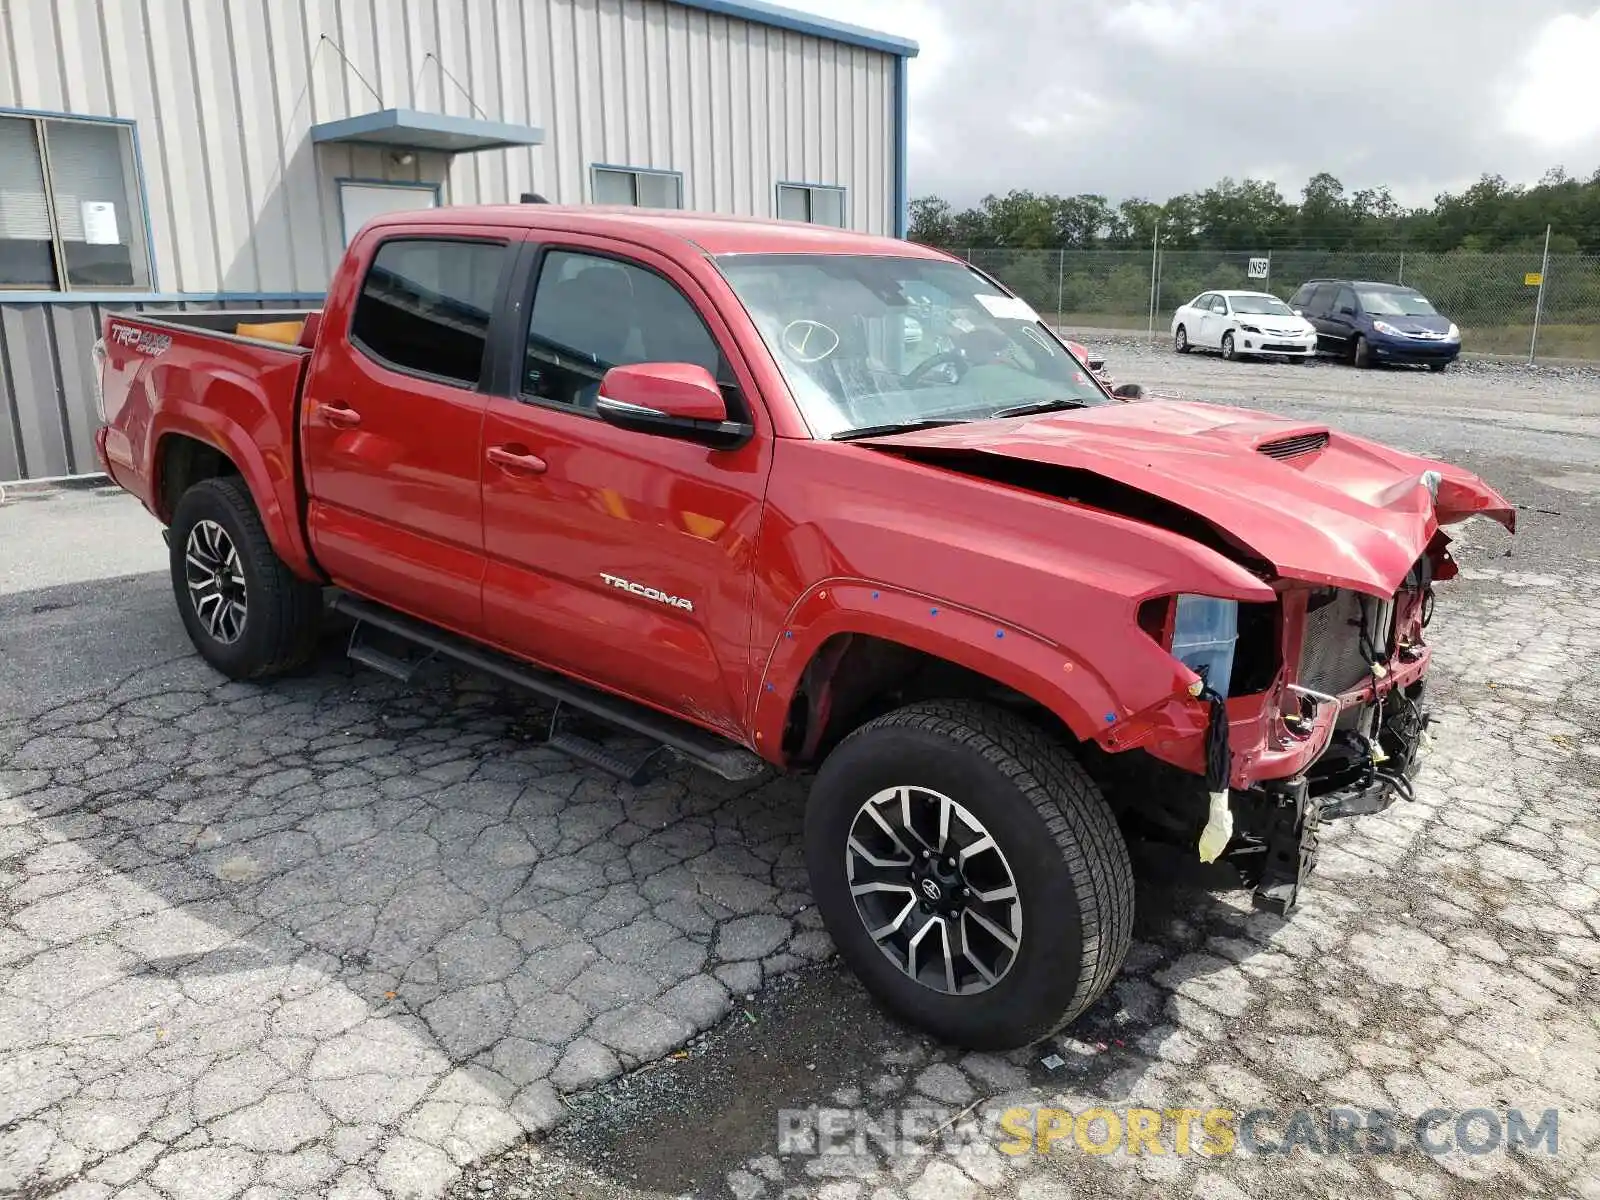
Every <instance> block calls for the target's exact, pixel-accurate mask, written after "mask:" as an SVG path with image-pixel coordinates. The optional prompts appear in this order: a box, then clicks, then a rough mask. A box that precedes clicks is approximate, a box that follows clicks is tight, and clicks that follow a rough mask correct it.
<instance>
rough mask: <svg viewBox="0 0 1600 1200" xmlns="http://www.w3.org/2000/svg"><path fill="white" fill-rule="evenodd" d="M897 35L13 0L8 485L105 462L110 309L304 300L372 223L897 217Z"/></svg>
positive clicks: (645, 3) (0, 32) (554, 0)
mask: <svg viewBox="0 0 1600 1200" xmlns="http://www.w3.org/2000/svg"><path fill="white" fill-rule="evenodd" d="M916 52H917V47H916V45H915V43H913V42H909V41H905V40H902V39H899V38H894V37H890V36H887V35H884V34H879V33H873V32H871V31H869V30H864V29H859V28H856V27H854V26H848V25H842V24H839V23H836V22H832V21H827V20H823V19H820V18H816V17H811V16H807V15H803V14H800V13H796V12H792V11H790V10H787V9H782V8H777V7H773V6H771V5H768V4H765V3H761V2H759V0H740V2H735V0H142V2H139V0H4V2H3V3H0V481H5V480H14V479H40V478H50V477H55V476H63V475H72V474H77V473H84V472H92V471H94V470H95V469H96V466H95V461H94V452H93V442H92V438H93V433H94V429H95V425H96V422H97V416H96V413H95V405H94V399H93V386H92V377H91V369H92V368H91V363H90V349H91V347H92V345H93V342H94V339H95V337H96V336H97V330H98V326H99V321H100V315H101V312H102V311H103V310H105V309H115V308H133V309H152V310H161V309H167V310H170V309H174V308H177V309H184V308H228V309H233V308H238V309H260V308H270V307H273V306H274V305H282V304H285V303H307V302H314V301H316V300H319V299H320V298H321V296H322V294H323V291H324V289H325V287H326V285H327V281H328V278H329V276H330V274H331V273H332V270H333V267H334V264H335V263H336V262H337V260H338V258H339V255H340V253H341V252H342V250H343V248H344V245H345V242H346V241H347V240H348V238H349V236H350V235H351V234H353V233H354V232H355V230H356V229H358V228H359V227H360V225H361V223H362V222H363V221H364V220H366V219H367V218H369V217H371V216H373V215H375V214H377V213H380V212H388V211H393V210H395V209H403V208H416V207H432V206H435V205H442V204H476V203H502V202H514V201H516V200H518V199H519V198H520V197H522V196H523V195H524V194H526V193H536V194H538V195H540V196H542V197H544V198H545V199H548V200H550V201H552V202H555V203H608V204H618V203H620V204H641V205H648V206H651V207H683V208H691V209H703V210H711V211H716V212H729V213H740V214H747V215H755V216H778V217H784V218H789V219H795V220H809V221H816V222H824V223H831V224H837V225H843V226H846V227H849V228H854V229H862V230H866V231H869V232H874V233H898V234H903V233H904V229H905V208H906V200H907V196H906V116H905V113H906V64H907V60H908V59H909V58H911V57H912V56H914V55H915V54H916Z"/></svg>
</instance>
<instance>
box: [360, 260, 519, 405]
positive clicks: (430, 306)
mask: <svg viewBox="0 0 1600 1200" xmlns="http://www.w3.org/2000/svg"><path fill="white" fill-rule="evenodd" d="M508 258H509V255H508V254H507V253H506V248H505V247H504V246H502V245H500V244H498V243H494V242H455V241H444V240H434V239H430V238H416V239H396V240H394V241H390V242H385V243H383V245H381V246H379V247H378V253H377V254H376V255H374V256H373V259H372V266H371V267H370V268H369V269H368V271H367V278H366V280H365V282H364V283H363V284H362V287H361V298H360V299H359V300H357V301H356V311H355V316H354V317H352V318H351V321H350V339H351V341H353V342H355V343H356V345H358V346H360V347H361V348H362V349H363V350H365V351H366V352H367V353H368V354H369V355H371V356H372V357H373V358H376V359H378V360H380V361H381V362H383V363H384V364H385V365H386V366H390V367H394V368H396V369H398V370H401V371H410V372H415V373H416V374H419V375H428V376H431V377H433V378H435V379H442V380H445V381H447V382H450V383H459V384H464V385H466V386H468V387H476V386H477V384H478V378H479V376H480V375H481V374H482V373H483V351H484V347H485V346H487V345H488V342H489V318H490V316H491V315H492V314H493V312H494V302H495V296H496V295H497V294H498V293H499V290H500V272H501V271H502V270H504V269H505V264H506V262H507V260H508Z"/></svg>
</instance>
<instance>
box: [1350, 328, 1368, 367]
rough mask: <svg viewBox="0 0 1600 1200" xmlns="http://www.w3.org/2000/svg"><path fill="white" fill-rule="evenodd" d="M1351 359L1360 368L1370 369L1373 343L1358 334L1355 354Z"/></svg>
mask: <svg viewBox="0 0 1600 1200" xmlns="http://www.w3.org/2000/svg"><path fill="white" fill-rule="evenodd" d="M1351 359H1352V361H1353V362H1354V363H1355V365H1356V366H1358V367H1370V366H1371V365H1372V343H1371V342H1369V341H1367V339H1366V338H1364V337H1362V336H1360V335H1359V334H1357V335H1356V348H1355V353H1354V354H1353V355H1352V356H1351Z"/></svg>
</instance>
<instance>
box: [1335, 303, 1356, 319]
mask: <svg viewBox="0 0 1600 1200" xmlns="http://www.w3.org/2000/svg"><path fill="white" fill-rule="evenodd" d="M1339 315H1340V316H1341V317H1353V316H1355V315H1356V310H1355V309H1353V308H1351V307H1350V306H1349V305H1348V304H1341V305H1340V306H1339Z"/></svg>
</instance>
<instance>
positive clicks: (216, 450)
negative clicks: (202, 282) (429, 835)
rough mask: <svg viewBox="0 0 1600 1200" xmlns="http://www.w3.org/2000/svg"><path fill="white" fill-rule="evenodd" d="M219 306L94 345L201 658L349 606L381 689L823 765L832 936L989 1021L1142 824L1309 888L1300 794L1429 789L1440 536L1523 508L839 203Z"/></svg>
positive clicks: (876, 973) (255, 649)
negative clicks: (498, 704) (876, 230)
mask: <svg viewBox="0 0 1600 1200" xmlns="http://www.w3.org/2000/svg"><path fill="white" fill-rule="evenodd" d="M240 319H241V318H240V317H239V315H238V314H233V315H223V314H215V313H211V314H194V315H182V316H171V317H161V318H156V317H148V316H132V315H113V316H111V317H109V318H107V320H106V322H105V329H104V336H103V339H102V341H103V345H102V346H101V348H100V355H101V359H102V367H101V388H102V402H103V405H104V415H105V422H106V424H105V428H104V430H103V431H102V432H101V434H100V451H101V455H102V461H103V464H104V466H105V469H106V470H107V471H108V472H109V473H110V474H111V476H112V477H113V478H114V479H115V480H116V481H117V482H118V483H119V484H120V485H121V486H123V487H124V488H126V489H127V490H129V491H130V492H132V493H133V494H134V495H136V496H137V497H138V498H139V499H140V500H141V501H142V502H143V503H144V504H145V506H146V507H147V508H148V509H149V510H150V511H151V512H152V513H154V514H155V515H156V516H157V517H158V518H159V519H160V520H161V521H162V522H163V523H164V524H165V525H166V526H168V529H167V534H168V541H169V543H170V546H171V568H172V583H173V592H174V595H175V597H176V599H177V604H178V608H179V611H180V612H181V614H182V617H183V621H184V624H185V626H186V627H187V629H188V633H189V636H190V637H191V638H192V639H193V641H194V644H195V646H196V648H197V649H198V650H199V652H200V653H201V654H202V655H203V656H204V657H205V659H206V660H207V661H208V662H209V663H211V664H212V665H213V666H214V667H215V668H216V669H217V670H219V671H221V672H223V673H224V674H226V675H228V676H231V677H233V678H237V679H244V678H258V677H264V676H267V675H271V674H274V673H277V672H281V671H285V670H288V669H290V668H294V667H296V666H299V665H301V664H303V663H305V662H306V661H307V660H308V659H309V658H310V656H311V655H312V653H313V648H314V644H315V642H316V638H317V632H318V627H319V623H320V622H322V621H323V620H324V618H325V616H326V613H327V611H328V610H329V609H332V610H335V611H339V612H342V613H344V614H345V615H346V616H347V618H349V619H350V620H351V621H353V624H354V628H353V630H352V631H351V634H350V641H349V652H350V654H351V655H353V656H354V657H355V658H357V659H359V660H360V661H362V662H364V663H367V664H369V665H371V666H374V667H376V668H378V669H380V670H385V671H388V672H390V673H392V674H395V675H398V676H400V677H402V678H404V677H408V676H409V675H410V673H411V672H412V671H413V670H415V669H416V667H417V664H418V663H419V662H420V661H423V660H426V659H429V658H435V659H437V658H440V657H443V658H445V659H449V660H452V661H455V662H458V663H466V664H470V665H471V666H473V667H475V668H478V669H481V670H484V671H488V672H492V673H494V674H496V675H498V676H500V677H501V678H503V679H505V680H508V681H510V682H512V683H515V684H517V685H520V686H522V687H525V688H528V689H530V690H531V691H533V692H535V693H539V694H541V695H542V696H544V697H546V698H547V699H548V700H550V701H552V702H553V708H554V715H553V717H552V718H551V739H552V742H553V743H554V744H555V745H557V746H558V747H560V748H562V749H563V750H566V751H568V752H569V753H572V754H574V755H576V756H578V757H580V758H585V759H587V760H588V761H591V762H593V763H596V764H598V765H600V766H603V767H605V768H607V769H608V770H612V771H615V772H616V773H617V774H619V775H623V776H626V777H630V778H637V777H638V776H639V774H640V772H641V770H642V769H644V768H645V767H647V766H648V765H649V763H648V762H646V761H643V760H642V759H641V758H640V757H639V756H638V755H634V756H632V757H630V756H628V755H626V754H625V753H624V752H623V750H622V749H621V748H619V747H644V748H647V749H651V750H652V754H651V757H656V755H655V752H656V751H659V750H661V749H663V748H665V749H666V750H669V751H671V752H675V753H676V754H677V755H678V756H680V757H683V758H687V759H689V760H691V761H693V762H696V763H699V764H701V765H702V766H705V767H707V768H709V769H710V770H713V771H716V772H718V773H720V774H722V775H724V776H727V777H730V778H748V777H753V776H754V775H756V774H758V773H759V772H761V771H763V770H765V769H767V766H768V764H770V765H771V766H773V767H777V768H780V769H789V770H796V769H798V770H811V769H815V771H816V777H815V780H814V782H813V784H812V788H811V792H810V798H809V801H808V803H807V810H806V814H805V851H806V857H807V862H808V866H809V870H810V873H811V878H812V886H813V891H814V894H815V899H816V902H817V904H818V906H819V908H820V909H821V912H822V915H823V917H824V919H825V920H826V923H827V927H828V930H829V932H830V933H831V935H832V936H833V938H834V940H835V942H836V943H837V945H838V947H839V950H840V952H841V953H842V954H843V956H844V957H845V959H846V960H847V961H848V962H849V963H850V964H851V966H852V967H854V969H855V970H856V971H858V972H859V973H860V975H861V976H862V977H863V979H864V980H865V981H866V982H867V984H868V985H869V986H870V987H871V988H872V989H873V991H874V992H876V993H877V994H878V995H879V996H880V997H881V998H882V999H883V1000H884V1001H885V1002H887V1003H888V1004H889V1005H890V1006H892V1007H893V1008H894V1009H896V1010H897V1011H898V1012H900V1013H902V1014H903V1015H905V1016H906V1017H907V1018H909V1019H910V1020H912V1021H914V1022H916V1023H919V1024H921V1025H923V1026H924V1027H926V1028H928V1029H930V1030H932V1031H934V1032H936V1033H937V1034H939V1035H941V1036H943V1037H945V1038H948V1039H951V1040H954V1041H957V1042H960V1043H964V1044H968V1045H976V1046H1005V1045H1016V1044H1021V1043H1024V1042H1027V1041H1029V1040H1032V1039H1035V1038H1037V1037H1039V1036H1041V1035H1043V1034H1045V1033H1047V1032H1048V1031H1050V1030H1051V1029H1053V1028H1055V1027H1057V1026H1059V1025H1060V1024H1062V1023H1063V1022H1066V1021H1068V1020H1070V1019H1072V1018H1073V1017H1075V1016H1076V1015H1077V1014H1079V1013H1081V1012H1082V1011H1083V1010H1084V1009H1085V1008H1086V1007H1087V1006H1088V1005H1089V1004H1090V1003H1091V1002H1092V1001H1093V1000H1094V999H1095V998H1096V996H1098V995H1099V993H1100V992H1101V991H1102V990H1103V989H1104V988H1105V987H1106V986H1107V984H1108V983H1109V982H1110V981H1111V979H1112V978H1113V976H1114V975H1115V974H1116V972H1117V971H1118V969H1119V967H1120V965H1121V962H1122V959H1123V957H1124V955H1125V953H1126V951H1127V948H1128V945H1129V938H1130V930H1131V925H1132V918H1133V886H1134V885H1133V878H1132V874H1131V871H1130V867H1129V859H1128V854H1127V849H1126V843H1125V841H1124V837H1125V833H1126V834H1130V835H1131V834H1132V833H1134V832H1137V833H1138V834H1139V836H1159V837H1166V838H1170V839H1173V840H1175V841H1178V842H1180V843H1182V844H1184V845H1186V846H1188V847H1189V848H1190V850H1191V852H1194V851H1195V850H1198V852H1199V854H1200V856H1201V857H1202V858H1204V859H1207V860H1212V859H1218V858H1221V859H1222V860H1224V861H1227V862H1230V863H1232V864H1233V865H1235V866H1236V867H1237V868H1238V869H1239V871H1240V873H1241V874H1242V875H1243V877H1244V879H1245V880H1246V882H1247V883H1248V884H1249V885H1251V886H1252V887H1253V888H1254V889H1255V893H1256V895H1257V897H1258V898H1259V899H1260V900H1261V902H1262V903H1264V904H1267V905H1270V906H1275V907H1277V908H1279V909H1282V910H1287V909H1288V908H1289V907H1291V906H1292V905H1293V903H1294V900H1295V897H1296V895H1297V892H1298V889H1299V887H1300V885H1301V882H1302V881H1303V879H1304V877H1305V874H1306V871H1307V870H1308V869H1309V867H1310V864H1311V860H1312V858H1313V856H1314V851H1315V847H1316V831H1317V826H1318V824H1319V823H1320V822H1322V821H1325V820H1329V819H1333V818H1336V817H1341V816H1350V815H1354V814H1358V813H1371V812H1376V811H1379V810H1380V809H1382V808H1384V807H1385V806H1386V805H1388V804H1389V803H1390V802H1391V801H1392V800H1393V799H1394V798H1395V797H1396V796H1397V795H1406V794H1408V792H1409V788H1410V783H1409V779H1410V776H1411V773H1412V771H1413V770H1414V767H1415V763H1416V757H1417V752H1418V750H1419V748H1420V746H1421V744H1422V741H1423V732H1424V726H1425V721H1426V716H1425V713H1424V705H1423V687H1424V675H1425V673H1426V671H1427V668H1428V661H1429V647H1428V645H1427V642H1426V638H1425V636H1424V627H1425V626H1426V625H1427V622H1428V616H1429V613H1430V611H1431V607H1432V603H1433V595H1434V592H1433V585H1434V584H1435V582H1437V581H1439V580H1443V579H1448V578H1449V577H1450V576H1451V575H1452V574H1453V573H1454V565H1453V563H1452V562H1451V559H1450V556H1449V553H1448V550H1447V545H1448V541H1449V539H1448V538H1447V536H1446V535H1445V534H1444V533H1443V532H1442V530H1441V528H1440V527H1441V526H1442V525H1446V524H1449V523H1451V522H1456V521H1460V520H1463V519H1464V518H1466V517H1468V516H1471V515H1473V514H1475V513H1487V514H1489V515H1491V516H1493V517H1495V518H1497V519H1499V520H1501V521H1502V522H1503V523H1505V524H1506V525H1507V527H1508V528H1509V527H1510V526H1511V524H1512V512H1511V510H1510V508H1509V506H1508V505H1507V504H1506V502H1505V501H1504V500H1503V499H1502V498H1501V497H1500V496H1499V495H1497V494H1496V493H1495V492H1494V491H1492V490H1491V489H1490V488H1488V487H1486V486H1485V485H1484V484H1483V483H1481V482H1480V481H1479V480H1478V479H1476V478H1475V477H1473V476H1471V475H1469V474H1467V473H1465V472H1463V471H1460V470H1458V469H1455V468H1453V467H1450V466H1447V465H1444V464H1442V463H1436V462H1432V461H1428V460H1425V459H1421V458H1417V457H1415V456H1413V455H1410V454H1404V453H1400V452H1398V451H1395V450H1391V449H1387V448H1385V447H1383V446H1380V445H1376V444H1374V443H1372V442H1368V441H1364V440H1362V439H1360V438H1356V437H1351V436H1348V435H1346V434H1343V433H1340V432H1337V431H1333V430H1330V429H1328V428H1326V427H1324V426H1322V425H1318V424H1314V423H1307V422H1304V421H1296V420H1287V419H1283V418H1279V417H1273V416H1264V415H1261V414H1257V413H1250V412H1245V411H1240V410H1235V409H1229V408H1221V407H1213V406H1210V405H1204V404H1184V403H1168V402H1157V401H1149V402H1141V403H1128V402H1125V401H1123V400H1122V399H1120V398H1118V397H1116V396H1114V395H1113V394H1111V393H1109V392H1107V391H1106V390H1105V389H1104V388H1103V387H1102V386H1101V385H1100V383H1099V382H1098V381H1097V380H1096V379H1095V378H1094V377H1093V376H1092V375H1091V374H1090V373H1089V372H1088V371H1087V369H1086V368H1085V367H1084V365H1083V364H1082V363H1081V362H1080V361H1079V360H1078V359H1077V358H1076V357H1075V356H1074V355H1073V354H1072V353H1070V352H1069V351H1068V349H1067V347H1066V345H1065V344H1064V343H1063V342H1062V341H1061V340H1059V339H1058V338H1057V336H1056V335H1055V334H1054V333H1053V332H1052V330H1051V329H1050V328H1048V327H1047V326H1045V325H1044V324H1042V323H1041V322H1040V320H1039V319H1038V316H1037V315H1036V314H1035V313H1034V312H1032V311H1031V310H1030V309H1029V308H1028V307H1027V305H1026V304H1025V303H1024V302H1023V301H1021V300H1019V299H1017V298H1016V297H1015V296H1012V295H1010V294H1008V293H1007V292H1006V291H1005V289H1004V288H1002V287H1000V286H998V285H997V284H996V283H995V282H994V281H993V280H992V279H990V278H988V277H987V276H985V275H983V274H981V273H980V272H977V271H975V270H973V269H972V268H971V267H969V266H968V265H967V264H965V263H962V262H959V261H957V260H955V259H952V258H950V257H948V256H946V255H944V254H941V253H938V252H936V251H934V250H930V249H926V248H924V247H920V246H915V245H911V244H908V243H905V242H899V241H891V240H887V239H883V238H875V237H868V236H864V235H857V234H851V233H844V232H839V231H836V230H828V229H821V228H817V227H814V226H805V225H796V224H784V223H772V222H758V221H749V220H734V219H722V218H716V217H710V216H699V215H691V214H667V213H647V212H640V211H637V210H629V211H608V210H604V209H561V208H556V207H549V206H542V205H540V206H527V207H503V208H457V209H450V208H447V209H442V210H439V211H437V212H433V213H427V214H405V215H400V216H394V217H387V218H381V219H379V220H377V221H374V222H373V223H371V224H369V225H367V226H366V227H365V228H364V229H363V230H362V231H361V232H360V234H359V235H358V236H357V237H356V239H355V240H354V242H353V243H352V244H351V246H350V248H349V251H348V253H347V255H346V257H345V259H344V262H343V264H342V265H341V266H340V268H339V270H338V273H337V274H336V276H335V277H334V279H333V281H332V286H331V287H330V289H329V292H328V297H327V303H326V306H325V307H324V308H323V309H322V310H321V311H320V312H315V313H309V314H306V313H294V314H288V315H287V316H286V317H285V318H283V320H284V321H286V322H287V323H288V325H287V330H285V329H283V328H281V327H278V326H277V325H276V324H275V322H276V321H277V318H274V317H273V316H271V315H268V314H261V315H259V316H255V315H252V316H251V317H250V318H249V320H250V322H251V324H250V325H248V326H236V325H235V324H234V323H235V322H237V321H239V320H240ZM263 323H264V324H263ZM273 338H277V339H280V340H270V339H273ZM330 595H331V597H332V598H331V601H330V600H329V596H330ZM574 717H577V718H579V719H580V720H582V721H587V723H588V727H589V728H590V730H591V734H590V735H589V736H584V734H582V733H581V732H580V731H579V729H577V728H575V727H574V725H573V723H572V721H573V718H574ZM596 718H598V719H600V720H602V721H604V722H606V723H608V727H615V728H618V729H620V730H622V731H624V732H626V733H627V734H629V735H633V736H630V737H624V738H622V739H620V740H618V739H613V738H610V737H608V736H605V735H601V737H602V739H603V740H597V739H596V737H595V736H594V735H593V733H592V730H593V728H594V727H595V725H596V724H597V721H596V720H595V719H596ZM603 741H604V742H609V743H610V744H609V745H607V744H603ZM658 761H659V760H658Z"/></svg>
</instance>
